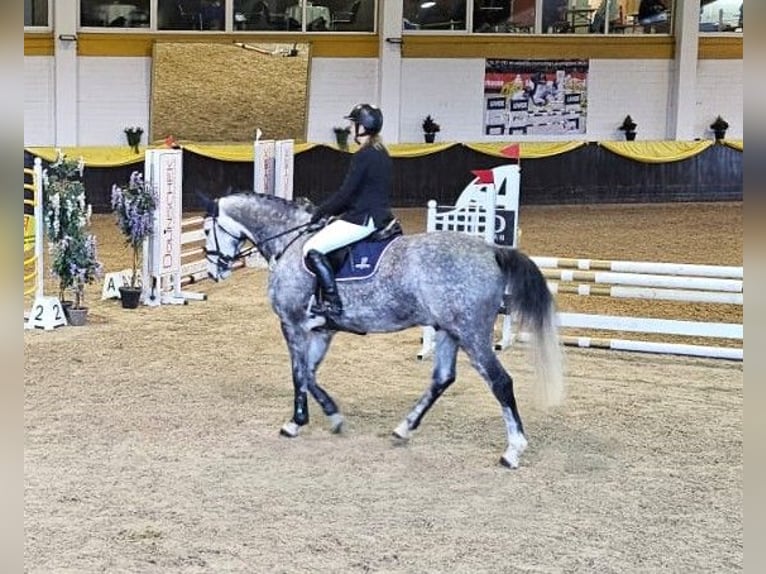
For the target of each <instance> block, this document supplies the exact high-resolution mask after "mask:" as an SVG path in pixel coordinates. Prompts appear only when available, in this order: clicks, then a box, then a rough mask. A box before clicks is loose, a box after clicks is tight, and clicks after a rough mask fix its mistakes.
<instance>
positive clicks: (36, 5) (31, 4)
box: [24, 0, 50, 26]
mask: <svg viewBox="0 0 766 574" xmlns="http://www.w3.org/2000/svg"><path fill="white" fill-rule="evenodd" d="M24 26H50V24H49V21H48V0H24Z"/></svg>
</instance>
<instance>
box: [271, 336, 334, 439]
mask: <svg viewBox="0 0 766 574" xmlns="http://www.w3.org/2000/svg"><path fill="white" fill-rule="evenodd" d="M281 326H282V334H283V335H284V337H285V341H286V342H287V348H288V350H289V352H290V360H291V366H292V377H293V389H294V401H293V417H292V418H291V419H290V420H289V421H287V422H286V423H285V424H284V425H282V428H281V429H280V431H279V432H280V434H281V435H282V436H286V437H289V438H294V437H297V436H298V434H299V432H300V428H301V427H302V426H305V425H307V424H308V423H309V408H308V400H307V392H310V393H311V395H312V396H313V397H314V399H316V401H317V402H318V403H319V405H320V406H321V407H322V411H323V412H324V413H325V414H326V415H327V416H328V417H330V422H331V430H332V431H333V432H340V429H341V427H342V424H343V417H342V416H341V415H340V413H339V412H338V407H337V405H336V404H335V401H333V400H332V397H330V395H328V394H327V393H326V392H325V391H324V389H322V388H321V387H319V385H317V384H316V369H317V367H318V366H319V364H320V363H321V362H322V359H323V358H324V356H325V354H326V353H327V348H328V347H329V344H330V341H331V340H332V334H330V333H315V332H311V331H309V332H307V331H305V329H303V328H301V327H300V325H297V324H291V323H287V322H284V321H283V322H282V324H281Z"/></svg>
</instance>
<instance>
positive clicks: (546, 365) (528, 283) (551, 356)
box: [496, 247, 565, 407]
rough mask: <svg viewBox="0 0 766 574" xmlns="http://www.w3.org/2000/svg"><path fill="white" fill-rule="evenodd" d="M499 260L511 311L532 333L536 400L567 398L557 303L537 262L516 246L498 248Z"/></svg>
mask: <svg viewBox="0 0 766 574" xmlns="http://www.w3.org/2000/svg"><path fill="white" fill-rule="evenodd" d="M496 258H497V262H498V264H499V265H500V268H501V269H502V270H503V271H504V272H505V274H506V281H507V287H508V289H509V292H510V297H509V300H510V305H511V309H510V311H511V312H513V313H514V314H515V315H516V317H518V319H519V324H518V326H517V327H518V328H519V329H523V330H528V331H529V333H530V334H531V336H532V340H531V344H532V349H531V351H532V355H533V359H534V364H535V371H536V373H537V385H536V399H537V402H538V404H539V405H540V406H542V407H553V406H557V405H560V404H561V403H562V402H563V401H564V395H565V392H564V353H563V349H562V346H561V342H560V340H559V333H558V321H557V318H556V302H555V300H554V298H553V295H552V294H551V292H550V290H549V289H548V283H547V281H546V280H545V277H544V276H543V274H542V272H541V271H540V269H539V268H538V267H537V265H536V264H535V263H534V262H533V261H532V260H531V259H530V258H529V257H527V256H526V255H524V254H523V253H521V252H520V251H517V250H515V249H508V248H501V247H498V248H497V249H496Z"/></svg>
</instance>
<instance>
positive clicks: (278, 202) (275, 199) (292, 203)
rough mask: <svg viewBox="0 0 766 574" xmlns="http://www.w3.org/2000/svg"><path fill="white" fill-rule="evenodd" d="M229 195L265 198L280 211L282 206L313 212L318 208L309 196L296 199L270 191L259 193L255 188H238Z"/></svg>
mask: <svg viewBox="0 0 766 574" xmlns="http://www.w3.org/2000/svg"><path fill="white" fill-rule="evenodd" d="M226 195H227V196H238V197H242V198H245V199H246V198H248V197H255V198H258V199H262V200H265V201H267V202H272V206H274V207H276V208H277V209H278V210H279V211H282V208H283V207H285V208H295V209H298V210H300V211H305V212H307V213H313V212H314V210H315V209H316V205H314V203H313V202H312V201H311V200H310V199H309V198H307V197H304V196H300V197H297V198H295V199H285V198H284V197H279V196H278V195H271V194H268V193H258V192H256V191H253V190H236V191H229V193H227V194H226Z"/></svg>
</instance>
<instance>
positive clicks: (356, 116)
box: [346, 104, 383, 139]
mask: <svg viewBox="0 0 766 574" xmlns="http://www.w3.org/2000/svg"><path fill="white" fill-rule="evenodd" d="M346 119H347V120H351V121H352V122H354V139H356V137H357V136H368V135H369V136H374V135H375V134H379V133H380V130H381V128H382V127H383V112H381V111H380V108H379V107H377V106H373V105H372V104H357V105H355V106H354V109H352V110H351V112H349V114H348V115H347V116H346ZM360 126H361V127H362V128H364V131H363V132H361V131H359V127H360Z"/></svg>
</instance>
